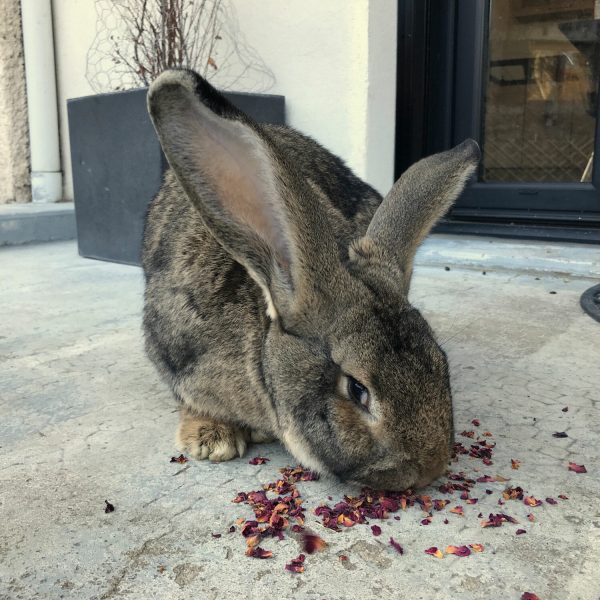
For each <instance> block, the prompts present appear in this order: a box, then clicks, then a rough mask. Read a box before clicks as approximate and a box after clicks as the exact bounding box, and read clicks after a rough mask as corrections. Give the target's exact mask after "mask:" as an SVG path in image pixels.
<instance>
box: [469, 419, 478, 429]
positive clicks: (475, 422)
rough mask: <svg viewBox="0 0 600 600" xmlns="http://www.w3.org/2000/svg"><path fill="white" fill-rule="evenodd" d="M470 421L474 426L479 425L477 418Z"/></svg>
mask: <svg viewBox="0 0 600 600" xmlns="http://www.w3.org/2000/svg"><path fill="white" fill-rule="evenodd" d="M471 423H472V424H473V425H475V427H479V419H473V420H472V421H471Z"/></svg>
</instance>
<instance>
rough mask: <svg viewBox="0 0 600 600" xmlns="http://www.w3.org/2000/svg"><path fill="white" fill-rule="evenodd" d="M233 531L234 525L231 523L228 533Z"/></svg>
mask: <svg viewBox="0 0 600 600" xmlns="http://www.w3.org/2000/svg"><path fill="white" fill-rule="evenodd" d="M234 531H235V525H232V526H231V527H230V528H229V533H233V532H234Z"/></svg>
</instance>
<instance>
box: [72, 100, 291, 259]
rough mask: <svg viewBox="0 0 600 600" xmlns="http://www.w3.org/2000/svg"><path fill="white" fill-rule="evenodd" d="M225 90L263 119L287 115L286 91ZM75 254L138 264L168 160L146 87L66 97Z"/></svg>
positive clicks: (274, 119)
mask: <svg viewBox="0 0 600 600" xmlns="http://www.w3.org/2000/svg"><path fill="white" fill-rule="evenodd" d="M225 96H227V98H229V100H230V101H231V102H232V103H233V104H235V105H236V106H237V107H238V108H240V109H241V110H243V111H244V112H245V113H247V114H249V115H250V116H251V117H253V118H254V119H255V120H256V121H258V122H261V123H274V124H283V123H284V122H285V99H284V97H283V96H273V95H266V94H243V93H229V92H226V93H225ZM67 112H68V117H69V139H70V141H71V165H72V169H73V192H74V197H75V198H74V199H75V218H76V221H77V240H78V245H79V254H80V255H81V256H86V257H88V258H98V259H101V260H109V261H113V262H120V263H127V264H133V265H139V264H140V253H141V244H142V233H143V229H144V218H145V215H146V209H147V207H148V204H149V202H150V201H151V200H152V198H154V196H155V195H156V193H157V192H158V190H159V188H160V185H161V183H162V178H163V173H164V171H165V168H166V167H167V162H166V159H165V157H164V155H163V153H162V150H161V148H160V145H159V143H158V139H157V137H156V133H155V132H154V128H153V127H152V123H151V121H150V117H149V116H148V112H147V111H146V89H138V90H131V91H126V92H116V93H112V94H100V95H97V96H86V97H84V98H74V99H72V100H68V101H67Z"/></svg>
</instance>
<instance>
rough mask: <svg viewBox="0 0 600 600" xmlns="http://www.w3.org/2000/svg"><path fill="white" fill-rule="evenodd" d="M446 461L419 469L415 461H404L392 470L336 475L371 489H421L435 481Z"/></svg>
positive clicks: (367, 469) (441, 460)
mask: <svg viewBox="0 0 600 600" xmlns="http://www.w3.org/2000/svg"><path fill="white" fill-rule="evenodd" d="M446 462H447V461H446V460H444V459H443V457H440V458H439V460H436V461H435V462H434V464H431V465H427V467H425V468H421V467H420V466H419V465H418V464H417V463H416V461H414V460H406V461H403V462H401V463H400V464H398V465H397V466H395V467H393V468H387V467H386V468H382V469H377V468H373V466H371V467H367V468H365V469H364V470H362V471H360V470H358V471H357V470H355V471H350V470H347V471H344V472H342V473H336V475H337V476H338V477H339V478H340V479H341V480H342V481H344V482H348V483H355V484H358V485H366V486H368V487H371V488H373V489H381V490H390V491H404V490H408V489H413V488H422V487H425V486H427V485H429V484H430V483H431V482H432V481H434V480H435V479H437V477H439V476H440V475H441V474H442V473H443V472H444V470H445V466H446Z"/></svg>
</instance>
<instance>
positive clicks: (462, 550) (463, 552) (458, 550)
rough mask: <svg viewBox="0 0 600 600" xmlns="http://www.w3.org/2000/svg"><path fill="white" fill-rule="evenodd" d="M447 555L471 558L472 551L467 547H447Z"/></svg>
mask: <svg viewBox="0 0 600 600" xmlns="http://www.w3.org/2000/svg"><path fill="white" fill-rule="evenodd" d="M446 554H456V556H469V555H470V554H471V551H470V550H469V548H467V546H447V547H446Z"/></svg>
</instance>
